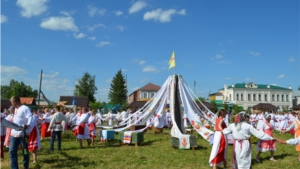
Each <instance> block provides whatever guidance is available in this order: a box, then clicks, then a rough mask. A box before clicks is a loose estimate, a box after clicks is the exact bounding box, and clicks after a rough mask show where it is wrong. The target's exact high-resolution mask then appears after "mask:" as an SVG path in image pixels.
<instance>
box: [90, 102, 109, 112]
mask: <svg viewBox="0 0 300 169" xmlns="http://www.w3.org/2000/svg"><path fill="white" fill-rule="evenodd" d="M105 104H106V103H105V102H102V103H101V102H90V103H89V105H90V106H91V107H92V108H93V109H94V110H95V111H97V110H98V109H101V108H103V107H104V106H105Z"/></svg>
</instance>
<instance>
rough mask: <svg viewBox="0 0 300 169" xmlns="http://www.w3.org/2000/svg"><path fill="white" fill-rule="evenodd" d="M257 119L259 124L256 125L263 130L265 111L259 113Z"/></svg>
mask: <svg viewBox="0 0 300 169" xmlns="http://www.w3.org/2000/svg"><path fill="white" fill-rule="evenodd" d="M256 121H257V125H256V129H257V130H260V131H263V129H262V126H263V123H264V115H263V112H260V113H258V115H257V116H256Z"/></svg>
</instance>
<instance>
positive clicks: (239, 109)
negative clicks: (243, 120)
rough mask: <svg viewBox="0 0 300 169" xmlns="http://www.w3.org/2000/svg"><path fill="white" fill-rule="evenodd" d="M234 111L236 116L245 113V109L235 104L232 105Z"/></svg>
mask: <svg viewBox="0 0 300 169" xmlns="http://www.w3.org/2000/svg"><path fill="white" fill-rule="evenodd" d="M232 110H233V111H234V113H235V114H237V113H239V112H241V111H244V107H243V106H239V105H237V104H233V105H232Z"/></svg>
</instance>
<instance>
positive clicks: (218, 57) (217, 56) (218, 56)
mask: <svg viewBox="0 0 300 169" xmlns="http://www.w3.org/2000/svg"><path fill="white" fill-rule="evenodd" d="M215 58H216V59H221V58H223V56H222V55H220V54H216V55H215Z"/></svg>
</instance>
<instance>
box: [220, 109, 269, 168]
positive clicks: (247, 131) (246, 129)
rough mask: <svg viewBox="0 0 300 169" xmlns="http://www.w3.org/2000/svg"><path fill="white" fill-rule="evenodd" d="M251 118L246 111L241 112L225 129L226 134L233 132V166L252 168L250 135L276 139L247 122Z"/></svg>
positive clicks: (262, 138) (264, 138) (263, 138)
mask: <svg viewBox="0 0 300 169" xmlns="http://www.w3.org/2000/svg"><path fill="white" fill-rule="evenodd" d="M246 118H249V115H247V114H246V113H245V112H240V113H239V114H237V115H236V118H235V122H234V123H232V124H230V125H229V126H228V127H227V128H225V129H223V131H222V132H223V133H224V134H229V133H232V136H233V138H234V144H233V147H232V167H233V168H239V169H243V168H245V169H246V168H247V169H249V168H251V154H252V152H251V150H252V149H251V147H250V146H251V145H250V141H249V138H250V135H251V134H252V135H254V136H255V137H257V138H259V139H261V140H274V138H273V137H271V136H269V135H268V134H266V133H264V132H263V131H258V130H256V129H255V128H254V127H253V126H252V125H250V124H248V123H247V122H246Z"/></svg>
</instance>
